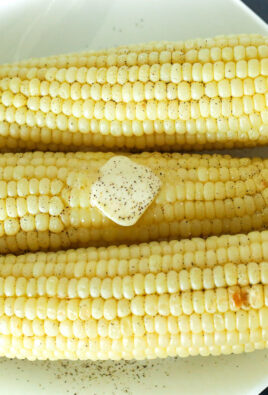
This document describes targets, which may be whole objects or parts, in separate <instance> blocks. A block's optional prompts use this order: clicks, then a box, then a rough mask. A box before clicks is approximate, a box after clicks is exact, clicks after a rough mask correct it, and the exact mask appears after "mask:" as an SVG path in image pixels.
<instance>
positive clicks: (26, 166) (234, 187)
mask: <svg viewBox="0 0 268 395" xmlns="http://www.w3.org/2000/svg"><path fill="white" fill-rule="evenodd" d="M113 155H115V154H112V153H68V154H64V153H50V152H48V153H42V152H35V153H25V154H10V153H9V154H2V155H0V253H7V252H14V253H18V252H22V251H29V250H30V251H37V250H57V249H67V248H72V247H83V246H90V245H95V246H98V245H99V246H100V245H107V244H120V243H136V242H147V241H151V240H164V239H172V238H180V237H184V238H187V237H193V236H209V235H219V234H223V233H227V234H228V233H230V234H234V233H239V232H243V233H245V232H249V231H251V230H261V229H264V228H266V227H267V225H268V160H267V159H266V160H263V159H259V158H254V159H249V158H242V159H241V158H231V157H230V156H228V155H226V156H221V155H212V156H210V155H198V154H195V155H190V154H177V153H174V154H159V153H152V154H150V153H142V154H136V155H129V157H130V158H131V159H132V160H134V161H136V162H137V163H140V164H143V165H146V166H147V167H149V168H151V169H152V170H153V172H154V173H155V174H156V175H157V176H159V178H160V179H161V181H162V187H161V189H160V192H159V194H158V195H157V196H156V198H155V200H154V201H153V203H152V204H151V206H150V207H149V208H148V209H147V211H146V212H145V213H144V214H143V216H142V217H141V218H140V219H139V221H138V222H137V223H136V224H135V225H133V226H129V227H122V226H120V225H117V224H116V223H114V222H112V221H111V220H109V219H108V218H107V217H105V216H104V215H102V213H101V212H100V211H99V210H98V209H97V208H95V207H92V206H91V204H90V189H91V185H92V183H93V182H94V181H95V180H96V179H97V177H98V169H99V168H100V167H101V166H103V164H105V163H106V161H107V160H108V159H110V158H111V157H112V156H113ZM137 188H138V184H137Z"/></svg>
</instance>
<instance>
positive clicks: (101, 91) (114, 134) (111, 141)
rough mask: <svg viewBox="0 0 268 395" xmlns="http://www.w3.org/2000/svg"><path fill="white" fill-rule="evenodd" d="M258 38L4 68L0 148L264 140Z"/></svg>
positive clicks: (266, 114)
mask: <svg viewBox="0 0 268 395" xmlns="http://www.w3.org/2000/svg"><path fill="white" fill-rule="evenodd" d="M267 76H268V41H267V37H263V36H261V35H256V34H253V35H232V36H219V37H215V38H213V39H206V40H205V39H197V40H188V41H185V42H159V43H148V44H142V45H134V46H122V47H119V48H115V49H111V50H109V51H99V52H82V53H80V54H79V53H78V54H71V55H60V56H52V57H48V58H40V59H30V60H26V61H22V62H19V63H15V64H10V65H2V66H0V148H1V150H2V151H3V150H17V151H19V150H21V149H40V150H46V149H50V150H58V151H59V150H69V151H70V150H77V149H78V147H79V148H80V149H81V148H83V149H87V148H91V149H92V148H94V147H95V148H98V149H100V148H101V149H103V150H104V149H106V150H109V149H111V148H127V149H140V150H145V149H146V150H153V149H158V150H176V149H197V150H198V149H201V148H204V147H205V148H224V147H225V148H230V147H234V146H255V145H264V144H267V143H268V108H267V94H268V89H267Z"/></svg>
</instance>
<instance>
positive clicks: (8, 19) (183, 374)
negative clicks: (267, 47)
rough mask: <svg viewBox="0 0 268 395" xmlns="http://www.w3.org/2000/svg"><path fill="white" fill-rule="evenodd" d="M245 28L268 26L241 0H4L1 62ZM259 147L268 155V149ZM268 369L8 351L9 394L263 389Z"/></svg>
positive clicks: (264, 356) (4, 391)
mask: <svg viewBox="0 0 268 395" xmlns="http://www.w3.org/2000/svg"><path fill="white" fill-rule="evenodd" d="M264 1H265V0H264ZM242 32H243V33H264V34H267V33H268V28H267V25H266V24H265V23H264V22H263V21H262V20H261V19H260V18H258V17H257V16H256V15H255V14H253V13H252V12H251V11H250V10H249V9H248V8H247V7H246V6H244V5H243V4H242V3H240V2H239V1H238V0H237V1H236V0H133V1H132V0H128V1H127V0H92V1H90V0H35V1H34V0H0V37H1V39H0V63H3V62H10V61H15V60H18V59H22V58H26V57H31V56H42V55H49V54H56V53H63V52H69V51H76V50H77V51H78V50H82V49H86V48H92V49H94V48H95V49H97V48H102V47H109V46H113V45H117V44H124V43H134V42H143V41H151V40H163V39H164V40H181V39H186V38H194V37H209V36H213V35H216V34H230V33H242ZM247 152H248V151H247ZM255 153H257V154H258V153H259V154H260V153H262V154H264V155H265V156H267V149H266V150H265V149H263V150H262V151H258V150H255ZM267 372H268V352H267V351H255V352H253V353H251V354H244V355H231V356H221V357H206V358H202V357H190V358H187V359H172V358H169V359H166V360H156V361H149V362H147V363H146V362H132V363H125V362H116V363H114V362H101V363H92V362H89V363H86V362H34V363H33V362H28V361H18V360H6V359H0V385H1V395H21V394H27V395H41V394H59V395H65V394H66V395H69V394H70V395H74V394H77V395H83V394H87V395H89V394H90V395H93V394H98V395H101V394H116V395H120V394H134V393H136V392H141V393H142V394H144V395H149V394H155V395H160V394H161V395H163V394H168V395H173V394H183V395H187V394H200V395H201V394H206V395H207V394H208V395H210V394H213V395H225V394H230V395H236V394H237V395H241V394H243V395H244V394H245V395H250V394H252V395H256V394H258V393H259V392H260V391H261V390H262V389H264V388H265V387H266V386H267V385H268V374H267Z"/></svg>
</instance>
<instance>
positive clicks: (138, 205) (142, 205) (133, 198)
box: [90, 156, 161, 226]
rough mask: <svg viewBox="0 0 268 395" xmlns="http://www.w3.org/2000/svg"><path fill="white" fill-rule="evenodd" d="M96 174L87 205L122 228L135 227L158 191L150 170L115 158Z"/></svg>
mask: <svg viewBox="0 0 268 395" xmlns="http://www.w3.org/2000/svg"><path fill="white" fill-rule="evenodd" d="M99 173H100V175H99V177H98V179H97V180H96V182H95V183H94V184H93V185H92V188H91V197H90V203H91V205H92V206H95V207H97V208H98V209H99V210H100V211H101V212H102V213H103V214H104V215H105V216H106V217H108V218H110V219H111V220H112V221H114V222H116V223H117V224H119V225H122V226H130V225H134V224H135V223H136V222H137V221H138V219H139V218H140V217H141V216H142V214H143V213H144V212H145V210H146V209H147V208H148V207H149V205H150V204H151V203H152V201H153V199H154V198H155V196H156V195H157V193H158V192H159V189H160V187H161V181H160V179H159V178H158V177H157V176H156V175H155V174H154V173H153V172H152V170H151V169H149V168H148V167H146V166H142V165H139V164H137V163H136V162H134V161H132V160H130V159H129V158H127V157H125V156H114V157H113V158H111V159H110V160H108V162H106V163H105V165H104V166H102V167H101V168H100V170H99Z"/></svg>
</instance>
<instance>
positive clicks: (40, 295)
mask: <svg viewBox="0 0 268 395" xmlns="http://www.w3.org/2000/svg"><path fill="white" fill-rule="evenodd" d="M267 346H268V231H263V232H252V233H249V234H247V235H245V234H240V235H236V236H230V235H226V236H221V237H215V236H214V237H210V238H208V239H207V240H204V239H198V238H196V239H192V240H183V241H171V242H160V243H157V242H152V243H150V244H140V245H132V246H130V247H127V246H124V245H122V246H119V247H116V246H113V247H108V248H104V247H102V248H93V247H92V248H88V249H78V250H69V251H60V252H57V253H35V254H34V253H30V254H26V255H21V256H14V255H7V256H2V257H1V259H0V355H1V356H7V357H12V358H13V357H18V358H29V359H47V358H49V359H59V358H68V359H108V358H112V359H120V358H125V359H131V358H137V359H143V358H155V357H167V356H175V355H179V356H188V355H196V354H201V355H209V354H213V355H218V354H221V353H223V354H229V353H232V352H233V353H240V352H243V351H246V352H248V351H253V350H254V349H261V348H265V347H267Z"/></svg>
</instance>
